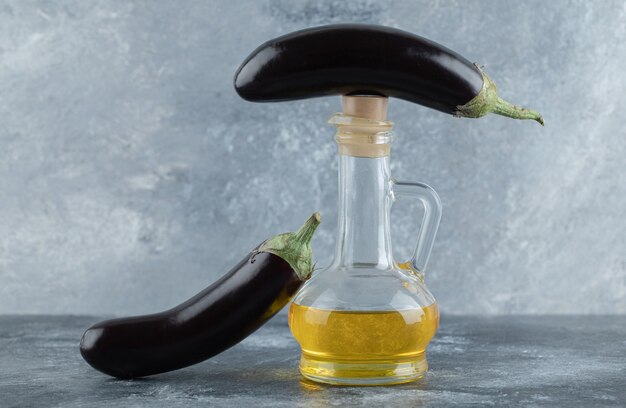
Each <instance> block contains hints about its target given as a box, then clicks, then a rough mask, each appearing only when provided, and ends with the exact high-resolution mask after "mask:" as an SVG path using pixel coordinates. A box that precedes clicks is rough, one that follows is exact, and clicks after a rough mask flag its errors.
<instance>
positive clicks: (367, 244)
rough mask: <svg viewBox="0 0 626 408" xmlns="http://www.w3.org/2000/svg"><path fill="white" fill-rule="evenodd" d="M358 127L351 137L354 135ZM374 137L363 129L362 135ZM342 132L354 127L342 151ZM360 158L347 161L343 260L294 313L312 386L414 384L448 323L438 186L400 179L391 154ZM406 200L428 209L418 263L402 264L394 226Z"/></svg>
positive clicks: (314, 282)
mask: <svg viewBox="0 0 626 408" xmlns="http://www.w3.org/2000/svg"><path fill="white" fill-rule="evenodd" d="M342 123H343V122H342ZM349 123H350V124H352V123H351V122H349ZM386 123H388V122H386ZM351 129H353V128H350V127H348V133H350V135H352V136H354V132H350V130H351ZM367 130H368V128H367V127H365V128H363V127H362V126H361V128H359V132H361V133H363V132H367ZM376 130H377V129H375V128H374V129H372V130H371V132H372V134H375V135H378V136H379V137H378V138H371V137H369V138H365V139H363V140H365V141H366V142H367V141H378V142H380V141H381V140H382V141H383V142H385V141H386V142H387V143H388V142H390V139H391V138H390V134H389V133H388V132H377V131H376ZM342 131H343V132H344V133H345V132H346V129H345V125H344V128H343V129H342V128H341V126H340V129H339V131H338V137H337V140H338V142H339V143H340V144H341V133H342ZM380 144H381V143H379V145H380ZM383 144H384V143H383ZM378 148H380V146H378ZM359 149H360V148H359ZM340 152H341V149H340ZM351 152H352V151H351V150H350V149H348V151H347V153H348V154H340V157H339V237H338V241H337V248H336V253H335V258H334V261H333V262H332V264H331V265H330V266H329V267H328V268H326V269H324V270H322V271H318V272H317V273H315V274H314V276H313V278H311V280H310V281H309V282H307V283H306V284H305V286H304V287H303V288H302V290H301V291H300V292H299V293H298V294H297V295H296V297H295V299H294V301H293V303H292V305H291V307H290V310H289V325H290V328H291V331H292V333H293V335H294V337H295V338H296V340H297V341H298V343H299V344H300V346H301V348H302V357H301V361H300V371H301V373H302V375H303V376H304V377H306V378H308V379H311V380H314V381H319V382H325V383H331V384H349V385H378V384H395V383H402V382H408V381H412V380H415V379H417V378H419V377H420V376H422V375H423V374H424V373H425V372H426V370H427V367H428V365H427V362H426V358H425V349H426V346H427V345H428V343H429V342H430V340H431V339H432V337H433V336H434V334H435V331H436V329H437V326H438V323H439V312H438V309H437V304H436V302H435V299H434V298H433V296H432V295H431V294H430V292H429V291H428V289H427V288H426V287H425V286H424V283H423V275H422V271H423V268H424V266H425V263H426V261H427V258H428V254H427V253H426V254H425V252H424V251H426V252H428V253H429V252H430V249H431V247H432V241H433V239H434V234H435V233H436V229H437V225H438V223H439V217H440V204H439V201H438V197H437V195H436V193H434V191H433V190H432V189H430V187H428V186H425V185H423V184H419V183H397V182H395V181H394V180H393V179H392V178H391V176H390V173H389V155H388V152H389V150H388V149H386V150H385V149H383V150H380V149H378V150H372V151H370V153H372V152H373V153H372V154H367V151H365V153H363V151H362V149H361V150H359V155H358V156H357V155H352V154H350V153H351ZM344 153H346V151H344ZM400 196H407V197H414V198H419V199H420V200H422V202H423V203H424V207H425V209H426V211H425V215H424V219H423V222H422V228H421V230H420V234H418V235H419V239H418V241H419V243H418V248H417V250H416V255H415V256H414V258H413V260H412V261H410V262H406V263H403V264H399V263H397V262H395V261H394V259H393V251H392V247H391V236H390V222H389V218H390V210H391V206H392V204H393V202H394V201H395V200H396V199H397V198H398V197H400ZM420 262H421V263H422V265H420Z"/></svg>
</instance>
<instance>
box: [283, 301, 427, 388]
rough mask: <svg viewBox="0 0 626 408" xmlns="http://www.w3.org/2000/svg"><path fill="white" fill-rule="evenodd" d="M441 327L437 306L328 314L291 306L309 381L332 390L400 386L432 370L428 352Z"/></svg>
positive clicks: (302, 368)
mask: <svg viewBox="0 0 626 408" xmlns="http://www.w3.org/2000/svg"><path fill="white" fill-rule="evenodd" d="M438 324H439V311H438V309H437V304H435V303H433V304H432V305H429V306H426V307H424V308H416V309H411V310H389V311H350V310H324V309H316V308H313V307H307V306H300V305H297V304H293V303H292V304H291V308H290V310H289V327H290V328H291V332H292V333H293V335H294V337H295V338H296V340H297V341H298V343H299V344H300V347H301V348H302V358H301V360H300V371H301V373H302V375H303V376H304V377H307V378H309V379H312V380H316V381H322V382H327V383H331V384H365V385H367V384H371V385H376V384H395V383H402V382H408V381H412V380H415V379H417V378H419V377H420V376H422V375H423V374H424V373H425V372H426V370H427V369H428V364H427V362H426V358H425V354H424V351H425V350H426V346H427V345H428V343H429V342H430V340H431V339H432V337H433V336H434V335H435V332H436V330H437V326H438Z"/></svg>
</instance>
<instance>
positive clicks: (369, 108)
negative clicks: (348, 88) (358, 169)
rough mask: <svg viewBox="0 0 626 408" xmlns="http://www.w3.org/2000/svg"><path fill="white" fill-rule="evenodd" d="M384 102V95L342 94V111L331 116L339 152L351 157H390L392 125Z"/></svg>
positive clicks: (385, 100)
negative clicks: (388, 119)
mask: <svg viewBox="0 0 626 408" xmlns="http://www.w3.org/2000/svg"><path fill="white" fill-rule="evenodd" d="M387 101H388V99H387V98H386V97H384V96H374V95H362V96H345V95H344V96H343V97H342V101H341V104H342V108H343V113H342V114H337V115H335V116H334V117H333V118H331V120H330V122H329V123H331V124H334V125H336V126H337V135H336V136H335V140H336V141H337V144H338V147H339V154H341V155H345V156H354V157H368V158H376V157H385V156H389V152H390V142H391V133H390V131H391V128H392V127H393V124H392V123H391V122H388V121H387V120H386V119H387Z"/></svg>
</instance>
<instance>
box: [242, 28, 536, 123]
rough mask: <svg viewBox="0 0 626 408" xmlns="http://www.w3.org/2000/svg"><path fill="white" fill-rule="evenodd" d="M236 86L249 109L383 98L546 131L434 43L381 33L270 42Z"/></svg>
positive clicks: (295, 36) (475, 69)
mask: <svg viewBox="0 0 626 408" xmlns="http://www.w3.org/2000/svg"><path fill="white" fill-rule="evenodd" d="M234 85H235V89H236V91H237V93H238V94H239V96H241V97H242V98H243V99H245V100H248V101H252V102H276V101H290V100H295V99H305V98H313V97H318V96H325V95H381V96H390V97H395V98H400V99H404V100H407V101H409V102H413V103H416V104H419V105H423V106H426V107H429V108H432V109H436V110H438V111H441V112H444V113H448V114H452V115H454V116H459V117H466V118H478V117H481V116H484V115H486V114H488V113H491V112H492V113H495V114H499V115H503V116H508V117H511V118H515V119H533V120H536V121H537V122H539V123H541V124H542V125H543V118H542V117H541V115H540V114H539V113H538V112H535V111H533V110H530V109H526V108H522V107H519V106H515V105H513V104H511V103H509V102H507V101H505V100H503V99H502V98H500V97H499V96H498V94H497V91H496V85H495V83H494V82H493V81H492V80H491V79H490V78H489V77H488V76H487V74H485V72H484V71H483V70H482V68H481V67H479V66H478V65H476V64H472V63H471V62H469V61H468V60H467V59H466V58H464V57H462V56H461V55H459V54H457V53H456V52H454V51H452V50H450V49H448V48H446V47H444V46H442V45H440V44H437V43H436V42H434V41H431V40H428V39H426V38H423V37H420V36H418V35H415V34H412V33H409V32H406V31H402V30H398V29H395V28H390V27H383V26H373V25H363V24H338V25H328V26H322V27H315V28H309V29H305V30H301V31H296V32H293V33H290V34H287V35H284V36H281V37H278V38H275V39H273V40H270V41H267V42H266V43H264V44H262V45H261V46H260V47H258V48H257V49H256V50H254V51H253V52H252V53H251V54H250V55H249V56H248V57H247V58H246V59H245V61H244V62H243V63H242V64H241V66H240V67H239V69H238V70H237V72H236V74H235V78H234Z"/></svg>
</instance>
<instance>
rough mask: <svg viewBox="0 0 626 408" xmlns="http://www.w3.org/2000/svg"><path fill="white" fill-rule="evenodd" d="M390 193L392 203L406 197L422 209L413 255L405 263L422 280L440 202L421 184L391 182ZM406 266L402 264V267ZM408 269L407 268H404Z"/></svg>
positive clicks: (435, 228)
mask: <svg viewBox="0 0 626 408" xmlns="http://www.w3.org/2000/svg"><path fill="white" fill-rule="evenodd" d="M391 193H392V195H393V202H395V201H396V200H398V199H400V198H403V197H407V198H413V199H418V200H419V201H420V202H421V203H422V206H423V207H424V216H423V217H422V225H421V226H420V230H419V232H418V234H417V246H416V247H415V252H414V253H413V258H411V260H410V261H409V262H407V263H409V264H410V267H411V268H412V269H413V270H414V271H415V272H416V273H417V275H418V276H419V277H420V278H422V279H423V272H424V270H425V269H426V264H427V263H428V258H429V257H430V251H431V250H432V249H433V243H434V242H435V236H436V235H437V229H438V228H439V221H440V220H441V200H440V199H439V195H437V192H435V190H433V189H432V188H431V187H430V186H428V185H426V184H423V183H408V182H402V181H395V180H392V185H391ZM404 265H406V264H402V265H401V266H404ZM406 266H409V265H406ZM404 269H408V268H404Z"/></svg>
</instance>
